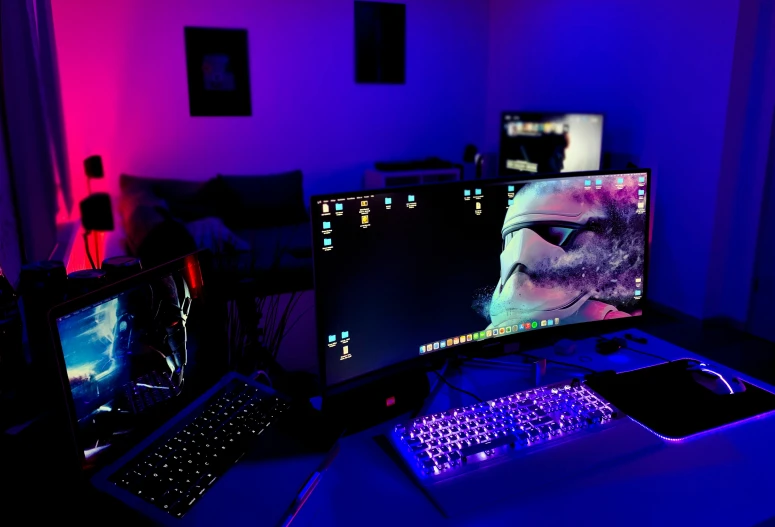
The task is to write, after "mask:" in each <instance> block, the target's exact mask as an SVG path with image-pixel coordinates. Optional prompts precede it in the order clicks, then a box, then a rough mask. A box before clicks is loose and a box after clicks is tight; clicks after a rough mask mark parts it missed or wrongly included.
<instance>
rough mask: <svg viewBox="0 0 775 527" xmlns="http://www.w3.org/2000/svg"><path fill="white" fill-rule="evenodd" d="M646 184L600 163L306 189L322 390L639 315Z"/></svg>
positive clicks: (637, 175) (643, 174)
mask: <svg viewBox="0 0 775 527" xmlns="http://www.w3.org/2000/svg"><path fill="white" fill-rule="evenodd" d="M649 181H650V173H649V171H648V170H637V171H630V172H622V171H610V172H588V173H573V174H555V175H551V176H539V177H534V178H532V179H527V180H524V179H522V180H518V181H508V180H501V179H492V180H485V181H477V182H455V183H446V184H437V185H426V186H418V187H404V188H393V189H389V190H381V191H371V190H370V191H359V192H350V193H344V194H333V195H326V196H314V197H313V198H312V202H311V216H312V233H313V244H314V247H313V255H314V256H313V259H314V272H315V304H316V311H317V339H318V351H319V358H320V366H321V375H322V380H323V385H324V387H325V388H326V389H330V388H332V387H337V386H341V385H343V384H346V383H348V382H350V381H354V380H356V379H363V378H364V377H365V376H374V375H379V374H384V373H385V372H387V371H390V370H391V369H392V370H394V369H396V368H398V367H407V366H412V365H419V364H420V363H421V361H423V360H425V361H426V362H427V361H428V360H429V359H430V358H431V357H441V356H443V355H445V354H449V353H462V354H467V353H469V352H471V351H474V350H475V348H476V346H477V345H480V346H481V345H484V344H488V343H493V342H495V341H496V340H497V339H503V340H504V341H505V340H508V339H509V338H510V337H514V338H520V335H523V334H524V335H527V334H532V333H534V332H554V334H555V335H556V336H557V337H558V338H559V336H560V335H561V333H562V330H561V329H559V328H569V327H572V326H578V325H589V324H597V323H609V322H610V321H612V320H614V319H623V318H630V317H637V316H639V315H640V314H641V313H642V306H643V303H644V299H645V298H646V291H647V286H648V283H647V277H646V262H647V233H648V226H649ZM558 329H559V330H558ZM602 330H603V331H604V330H605V328H602Z"/></svg>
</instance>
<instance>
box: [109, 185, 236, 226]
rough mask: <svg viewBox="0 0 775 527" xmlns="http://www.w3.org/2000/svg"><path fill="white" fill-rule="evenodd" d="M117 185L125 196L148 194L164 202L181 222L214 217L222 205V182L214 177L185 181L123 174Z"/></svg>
mask: <svg viewBox="0 0 775 527" xmlns="http://www.w3.org/2000/svg"><path fill="white" fill-rule="evenodd" d="M119 185H120V187H121V192H122V193H125V194H130V193H134V192H144V193H145V192H148V193H152V194H153V195H155V196H156V197H158V198H161V199H163V200H164V201H165V202H166V203H167V209H168V210H169V211H170V214H172V215H173V216H174V217H176V218H178V219H180V220H182V221H184V222H187V221H194V220H198V219H202V218H206V217H209V216H216V215H217V213H218V204H219V203H220V202H221V183H220V182H219V181H218V179H217V178H211V179H208V180H207V181H188V180H184V179H164V178H148V177H138V176H130V175H128V174H122V175H121V177H120V179H119Z"/></svg>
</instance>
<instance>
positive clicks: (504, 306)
mask: <svg viewBox="0 0 775 527" xmlns="http://www.w3.org/2000/svg"><path fill="white" fill-rule="evenodd" d="M515 190H516V189H515ZM638 190H639V187H638V184H637V181H636V180H634V179H633V178H628V179H627V180H626V183H624V182H623V183H622V184H620V185H611V184H608V185H600V188H594V187H593V186H592V185H589V186H587V187H585V186H584V183H583V182H582V181H580V180H574V179H563V180H547V181H538V182H532V183H527V184H525V185H524V186H522V187H521V188H519V189H518V190H517V191H516V193H515V196H514V198H513V200H512V202H511V205H510V206H509V208H508V210H507V212H506V217H505V219H504V222H503V227H502V229H501V237H502V240H503V243H502V248H501V253H500V276H499V277H498V281H497V284H496V286H495V288H494V290H493V291H492V295H491V297H490V298H489V302H485V303H484V305H481V306H480V307H479V309H480V312H481V314H482V315H483V316H486V317H487V318H488V319H489V321H490V324H489V326H488V329H492V328H493V327H498V326H507V325H512V324H524V323H525V322H527V321H532V320H544V319H553V320H554V319H557V318H559V319H560V320H562V321H563V322H564V323H576V322H587V321H593V320H604V319H611V318H621V317H627V316H630V315H632V314H639V313H640V311H639V310H638V309H637V308H636V305H637V300H636V295H635V294H634V291H637V290H638V287H639V286H638V284H639V283H641V279H642V274H643V269H644V266H645V244H644V229H645V224H646V217H645V214H644V213H643V212H642V211H643V208H639V206H638V202H639V201H642V200H639V197H638ZM639 211H641V212H639Z"/></svg>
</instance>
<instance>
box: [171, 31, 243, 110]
mask: <svg viewBox="0 0 775 527" xmlns="http://www.w3.org/2000/svg"><path fill="white" fill-rule="evenodd" d="M184 38H185V46H186V70H187V73H188V102H189V109H190V112H191V116H192V117H215V116H232V117H237V116H250V115H252V105H251V100H250V95H251V94H250V70H249V66H248V32H247V30H246V29H221V28H206V27H185V28H184Z"/></svg>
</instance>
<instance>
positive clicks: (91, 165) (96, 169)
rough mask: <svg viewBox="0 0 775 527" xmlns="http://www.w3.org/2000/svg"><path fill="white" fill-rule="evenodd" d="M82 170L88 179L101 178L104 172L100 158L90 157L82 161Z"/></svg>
mask: <svg viewBox="0 0 775 527" xmlns="http://www.w3.org/2000/svg"><path fill="white" fill-rule="evenodd" d="M83 170H84V173H85V174H86V177H88V178H94V179H98V178H103V177H105V170H104V169H103V167H102V156H90V157H87V158H86V159H84V160H83Z"/></svg>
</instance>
